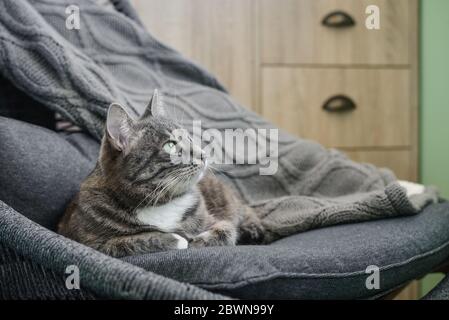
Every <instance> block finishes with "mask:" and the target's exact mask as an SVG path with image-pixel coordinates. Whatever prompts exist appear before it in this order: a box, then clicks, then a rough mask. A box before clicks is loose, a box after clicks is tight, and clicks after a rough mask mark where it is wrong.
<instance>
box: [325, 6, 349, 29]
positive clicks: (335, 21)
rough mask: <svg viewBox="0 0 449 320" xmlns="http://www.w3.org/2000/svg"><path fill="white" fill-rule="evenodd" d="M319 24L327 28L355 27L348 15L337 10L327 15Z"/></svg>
mask: <svg viewBox="0 0 449 320" xmlns="http://www.w3.org/2000/svg"><path fill="white" fill-rule="evenodd" d="M321 23H322V24H323V25H324V26H326V27H329V28H349V27H352V26H354V25H355V21H354V19H353V18H352V17H351V16H350V15H349V14H347V13H346V12H343V11H339V10H337V11H332V12H331V13H329V14H327V15H326V16H325V17H324V18H323V21H322V22H321Z"/></svg>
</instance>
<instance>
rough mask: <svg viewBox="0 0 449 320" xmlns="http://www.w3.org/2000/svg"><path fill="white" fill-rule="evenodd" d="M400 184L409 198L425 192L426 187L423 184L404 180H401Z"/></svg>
mask: <svg viewBox="0 0 449 320" xmlns="http://www.w3.org/2000/svg"><path fill="white" fill-rule="evenodd" d="M398 182H399V184H400V185H401V187H403V188H405V190H406V192H407V196H409V197H410V196H413V195H415V194H421V193H423V192H424V188H425V187H424V186H423V185H422V184H418V183H413V182H409V181H402V180H399V181H398Z"/></svg>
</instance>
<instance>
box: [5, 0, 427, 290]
mask: <svg viewBox="0 0 449 320" xmlns="http://www.w3.org/2000/svg"><path fill="white" fill-rule="evenodd" d="M113 3H114V5H115V9H111V8H109V7H103V6H99V5H97V4H96V2H95V1H89V0H3V1H1V2H0V71H1V73H2V74H3V76H4V77H6V78H7V79H9V80H10V81H11V82H12V83H13V84H14V85H15V86H16V87H18V88H19V89H21V90H22V91H23V92H25V93H26V94H27V95H29V96H31V97H32V98H33V99H35V100H37V101H39V102H40V103H41V104H43V105H45V106H47V107H48V108H50V109H52V110H54V111H56V112H58V113H60V114H61V115H62V116H63V117H65V118H66V119H67V120H70V121H72V122H73V123H75V124H76V125H78V126H80V127H82V128H84V129H85V130H87V131H88V132H89V133H90V134H91V135H92V136H94V137H95V138H96V139H100V138H101V136H102V133H103V124H104V119H105V116H106V110H107V107H108V106H109V104H110V103H111V102H113V101H118V102H121V103H122V104H124V105H126V106H127V107H128V108H129V111H130V113H132V114H134V115H135V116H138V115H140V114H142V112H143V109H144V108H145V106H146V104H147V102H148V99H149V96H150V94H151V93H152V91H153V89H155V88H158V89H159V90H160V91H161V92H162V93H163V94H164V96H165V99H164V101H165V104H166V107H167V108H168V109H169V112H170V114H173V115H176V117H178V118H179V119H180V120H182V123H183V124H184V125H186V126H187V127H189V124H190V123H191V122H192V120H197V119H200V120H201V121H202V125H203V128H206V129H207V128H218V129H220V130H224V129H228V128H242V129H246V128H256V129H260V128H273V125H271V124H270V123H269V122H267V121H265V120H264V119H262V118H260V117H259V116H258V115H256V114H254V113H252V112H250V111H249V110H247V109H246V108H244V107H242V106H240V105H239V104H238V103H237V102H236V101H234V100H233V99H232V98H231V97H230V96H229V95H228V94H227V93H226V91H225V89H224V88H223V87H222V86H221V85H220V83H219V82H218V81H217V80H216V79H215V78H214V77H213V76H212V75H210V74H209V73H208V72H207V71H205V70H203V69H202V68H201V67H199V66H197V65H195V64H194V63H192V62H190V61H188V60H186V59H184V58H183V57H182V56H181V55H180V54H178V53H177V52H175V51H174V50H172V49H170V48H168V47H166V46H165V45H163V44H161V43H160V42H158V41H157V40H156V39H154V38H153V37H152V36H151V35H150V34H149V33H148V32H147V31H146V30H145V29H144V28H143V27H142V24H141V23H140V21H139V20H138V18H137V15H136V13H135V12H134V11H133V9H132V7H131V6H130V5H129V3H128V2H127V1H113ZM69 5H77V6H78V7H79V8H80V15H81V28H80V30H68V29H67V28H66V24H65V20H66V17H67V15H66V13H65V10H66V7H67V6H69ZM273 107H276V106H273ZM225 152H226V150H225ZM222 170H223V171H222V173H221V174H220V177H221V178H222V179H223V180H224V181H226V182H227V183H229V184H230V185H232V186H233V187H234V188H235V190H236V191H237V192H238V193H239V194H240V195H241V196H242V198H243V199H244V200H245V201H246V202H248V203H249V204H251V205H253V206H255V207H257V208H258V209H259V210H260V211H261V212H263V215H264V217H265V221H266V222H267V223H272V224H273V225H281V226H284V227H285V228H283V229H282V230H287V229H288V228H289V226H291V225H295V226H296V228H297V230H300V231H306V230H309V229H312V228H317V227H322V226H328V225H332V224H337V223H343V222H353V221H364V220H370V219H376V218H383V217H392V216H399V215H410V214H415V213H417V212H418V211H419V210H420V209H421V208H422V207H423V206H424V205H425V204H427V203H428V202H429V201H431V200H432V199H434V197H435V193H434V192H431V191H429V190H428V193H426V194H425V195H424V196H421V197H419V199H416V201H411V200H413V199H408V198H407V196H406V194H405V192H404V190H403V189H402V188H401V187H399V185H398V184H396V183H395V177H394V175H393V174H392V173H391V172H390V171H389V170H386V169H378V168H376V167H374V166H372V165H368V164H359V163H354V162H352V161H350V160H349V159H348V158H347V157H346V156H345V155H343V154H342V153H340V152H338V151H336V150H328V149H326V148H324V147H322V146H320V145H319V144H317V143H314V142H311V141H307V140H302V139H298V138H296V137H292V136H290V135H288V134H286V133H283V132H281V133H280V134H279V170H278V171H277V173H276V174H275V175H272V176H261V175H260V174H259V165H257V164H256V165H235V166H226V167H223V168H222ZM1 209H2V210H6V209H5V206H2V207H1ZM7 215H8V213H7V212H6V211H2V214H1V216H0V220H1V221H0V225H2V226H3V225H4V224H5V223H11V224H12V223H13V220H11V217H12V216H13V215H10V216H8V217H7V219H6V218H5V216H7ZM5 219H6V220H5ZM24 223H25V222H24ZM2 228H3V227H2ZM3 229H4V230H2V241H10V242H9V244H8V245H9V246H11V247H13V249H16V250H18V251H19V253H20V254H23V255H33V256H34V258H38V257H36V256H35V251H32V250H31V251H30V250H28V249H26V245H24V242H26V241H35V240H36V239H34V238H33V237H34V236H33V234H34V233H39V230H37V229H36V228H29V229H28V230H27V232H29V233H30V237H29V238H27V240H25V238H24V237H23V236H18V235H17V234H16V235H17V236H18V237H19V238H20V239H22V240H21V241H14V240H13V239H14V238H13V235H12V234H11V232H13V228H8V227H5V228H3ZM3 232H6V233H3ZM15 232H17V230H16V231H15ZM58 241H59V240H58ZM40 244H41V245H53V243H45V242H44V243H40ZM58 245H59V246H60V249H61V250H62V251H64V248H66V249H67V248H69V247H73V248H75V247H76V244H73V243H70V245H69V244H68V243H64V242H58ZM66 245H67V247H64V246H66ZM83 250H84V251H83V253H84V254H86V258H88V255H90V254H96V253H89V250H88V249H84V248H83ZM49 252H50V251H49ZM72 252H76V251H72ZM67 254H68V253H67ZM70 254H73V253H70ZM64 257H65V258H64ZM64 257H63V258H61V259H63V260H64V259H67V257H66V256H64ZM52 258H53V257H52V256H50V255H48V256H45V257H40V258H39V259H40V260H41V262H42V263H43V264H44V265H45V264H46V263H47V264H48V265H50V264H51V263H50V260H51V259H52ZM46 259H49V260H48V261H47V260H46ZM102 259H106V258H102ZM64 261H66V260H64ZM89 263H94V261H93V260H90V262H89ZM89 263H87V265H90V264H89ZM116 267H117V268H118V269H117V270H119V269H120V266H118V265H117V266H116ZM137 277H142V279H144V278H145V277H144V275H143V274H136V276H135V277H134V276H133V281H134V282H137V279H138V278H137ZM139 279H140V278H139ZM86 281H88V282H89V283H88V287H89V289H92V290H94V291H95V292H101V293H103V294H106V295H107V296H114V292H115V293H116V292H117V291H114V290H119V291H120V290H121V289H123V288H115V287H113V286H112V285H111V287H109V288H101V287H100V288H99V287H98V286H96V285H92V283H97V282H96V280H95V278H94V277H92V278H91V279H89V280H86ZM142 281H143V280H142ZM142 283H145V284H148V285H151V281H150V282H142ZM142 285H143V284H142ZM167 286H169V287H170V285H169V284H167ZM188 290H189V289H188V288H186V289H185V291H183V294H181V296H184V297H185V296H186V295H187V292H188ZM165 292H170V290H168V289H167V291H164V293H165ZM194 292H196V291H194V290H193V291H191V296H192V297H202V295H201V294H202V293H200V292H199V293H194ZM119 296H120V294H119ZM132 296H133V297H134V296H138V297H144V296H146V295H145V294H140V293H139V294H135V295H132ZM156 296H158V297H160V296H159V295H157V294H155V295H154V297H156Z"/></svg>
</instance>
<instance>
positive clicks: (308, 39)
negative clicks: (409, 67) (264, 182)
mask: <svg viewBox="0 0 449 320" xmlns="http://www.w3.org/2000/svg"><path fill="white" fill-rule="evenodd" d="M414 1H416V0H393V1H392V0H313V1H310V0H282V1H279V0H260V10H259V12H260V16H259V23H260V28H261V43H260V47H261V60H262V63H298V64H302V63H304V64H380V65H391V64H394V65H406V64H409V62H410V61H409V30H410V28H409V27H410V22H409V18H410V12H411V10H410V9H411V7H412V6H411V5H412V2H414ZM369 5H377V6H378V7H379V9H380V27H381V28H380V30H369V29H367V28H366V26H365V20H366V18H367V17H368V15H367V14H366V13H365V10H366V7H367V6H369ZM336 10H340V11H343V12H345V13H347V14H348V15H350V16H351V17H352V18H353V20H354V21H355V25H354V26H351V27H344V28H335V27H334V28H332V27H326V26H324V25H323V24H322V20H323V18H324V17H325V16H326V15H328V14H329V13H331V12H334V11H336Z"/></svg>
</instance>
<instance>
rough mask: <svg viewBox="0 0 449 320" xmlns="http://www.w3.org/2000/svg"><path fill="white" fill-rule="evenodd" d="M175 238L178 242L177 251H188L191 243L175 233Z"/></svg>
mask: <svg viewBox="0 0 449 320" xmlns="http://www.w3.org/2000/svg"><path fill="white" fill-rule="evenodd" d="M173 237H175V238H176V239H177V240H178V243H177V244H176V249H187V248H188V246H189V242H188V241H187V240H186V239H184V238H183V237H181V236H180V235H179V234H176V233H173Z"/></svg>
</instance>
